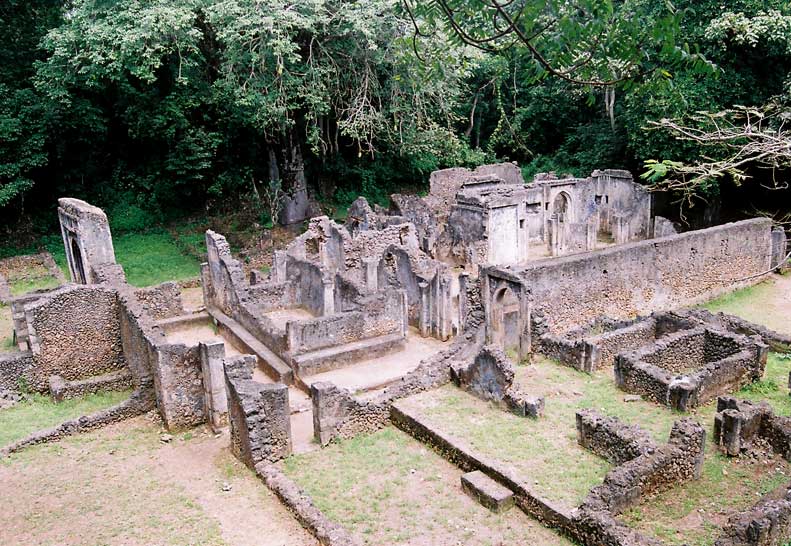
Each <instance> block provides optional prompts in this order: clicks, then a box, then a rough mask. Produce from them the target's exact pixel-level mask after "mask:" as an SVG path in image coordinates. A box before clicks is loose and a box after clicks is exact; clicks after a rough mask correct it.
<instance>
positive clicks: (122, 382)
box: [49, 370, 133, 402]
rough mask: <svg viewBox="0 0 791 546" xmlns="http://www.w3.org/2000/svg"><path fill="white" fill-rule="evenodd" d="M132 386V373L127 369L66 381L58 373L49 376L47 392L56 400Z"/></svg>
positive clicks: (121, 389)
mask: <svg viewBox="0 0 791 546" xmlns="http://www.w3.org/2000/svg"><path fill="white" fill-rule="evenodd" d="M132 386H133V380H132V374H130V373H129V371H128V370H119V371H117V372H111V373H108V374H105V375H98V376H96V377H91V378H88V379H84V380H81V381H66V380H65V379H63V378H62V377H60V376H59V375H53V376H52V377H50V378H49V392H50V394H51V395H52V398H53V399H54V400H55V401H56V402H62V401H63V400H66V399H68V398H78V397H81V396H85V395H86V394H93V393H97V392H99V391H123V390H127V389H131V388H132Z"/></svg>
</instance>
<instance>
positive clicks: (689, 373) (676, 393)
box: [615, 327, 768, 411]
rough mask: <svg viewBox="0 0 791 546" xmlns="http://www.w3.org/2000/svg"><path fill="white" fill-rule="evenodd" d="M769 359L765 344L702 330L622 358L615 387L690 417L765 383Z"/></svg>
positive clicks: (667, 338)
mask: <svg viewBox="0 0 791 546" xmlns="http://www.w3.org/2000/svg"><path fill="white" fill-rule="evenodd" d="M767 354H768V347H767V346H766V345H765V344H763V343H762V342H761V341H760V338H757V337H756V338H747V337H745V336H741V335H738V334H729V333H726V332H717V331H713V330H711V329H708V328H702V327H700V328H695V329H692V330H685V331H681V332H678V333H675V334H670V335H668V336H665V337H664V338H660V339H659V340H657V341H656V342H655V343H654V344H652V345H647V346H645V347H643V348H641V349H638V350H637V351H633V352H629V353H624V354H620V355H618V356H617V357H616V359H615V382H616V383H617V385H618V387H619V388H621V389H623V390H625V391H627V392H633V393H639V394H643V395H646V396H648V397H649V398H651V399H652V400H654V401H655V402H657V403H659V404H665V405H668V406H670V407H671V408H674V409H677V410H679V411H688V410H689V409H691V408H694V407H696V406H698V405H700V404H704V403H705V402H707V401H708V400H711V399H713V398H715V397H716V396H718V395H720V394H726V393H728V392H731V391H734V390H738V389H739V388H741V387H742V386H743V385H745V384H747V383H749V382H751V381H757V380H758V379H760V378H761V377H762V376H763V372H764V369H765V367H766V358H767Z"/></svg>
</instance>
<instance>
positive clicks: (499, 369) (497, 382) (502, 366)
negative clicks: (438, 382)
mask: <svg viewBox="0 0 791 546" xmlns="http://www.w3.org/2000/svg"><path fill="white" fill-rule="evenodd" d="M451 378H452V379H453V382H454V383H456V386H458V387H460V388H463V389H465V390H467V391H469V392H471V393H472V394H474V395H475V396H477V397H478V398H482V399H483V400H489V401H492V402H496V403H498V404H502V405H503V406H504V407H505V408H507V409H508V410H509V411H512V412H513V413H516V414H517V415H521V416H523V417H540V416H541V415H543V414H544V398H543V397H536V396H530V395H528V394H527V393H525V392H523V390H522V388H521V386H520V385H519V383H516V382H515V381H514V365H513V362H511V360H510V359H509V358H508V357H507V356H506V355H505V353H504V352H503V351H501V350H500V349H498V348H497V347H493V346H491V345H487V346H485V347H483V349H481V351H480V352H479V353H478V355H477V356H476V357H475V359H474V360H473V361H472V362H468V363H463V364H455V365H453V366H451Z"/></svg>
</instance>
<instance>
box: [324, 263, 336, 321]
mask: <svg viewBox="0 0 791 546" xmlns="http://www.w3.org/2000/svg"><path fill="white" fill-rule="evenodd" d="M321 281H322V282H323V283H324V312H323V313H322V315H323V316H325V317H326V316H327V315H332V314H333V313H335V276H334V275H332V274H329V273H327V274H325V275H324V277H323V278H322V279H321Z"/></svg>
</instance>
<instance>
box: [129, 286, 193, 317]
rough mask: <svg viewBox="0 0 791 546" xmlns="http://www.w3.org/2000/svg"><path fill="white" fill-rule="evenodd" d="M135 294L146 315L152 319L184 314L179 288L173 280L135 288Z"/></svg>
mask: <svg viewBox="0 0 791 546" xmlns="http://www.w3.org/2000/svg"><path fill="white" fill-rule="evenodd" d="M135 296H136V297H137V300H138V301H139V302H140V304H141V305H142V306H143V308H144V309H145V310H146V311H147V312H148V315H149V316H151V318H153V319H154V320H161V319H166V318H171V317H177V316H179V315H183V314H184V305H183V304H182V301H181V290H180V289H179V286H178V284H176V283H175V282H166V283H162V284H160V285H158V286H152V287H150V288H143V289H140V290H136V291H135Z"/></svg>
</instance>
